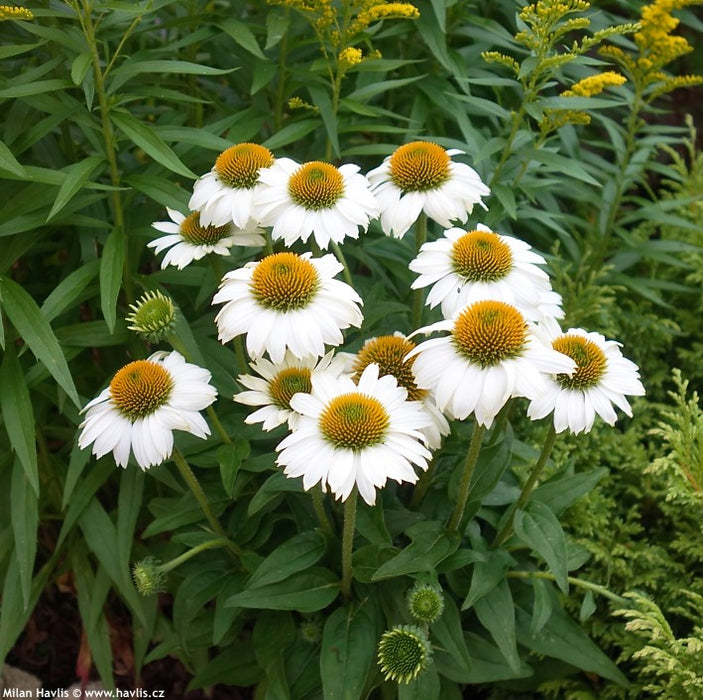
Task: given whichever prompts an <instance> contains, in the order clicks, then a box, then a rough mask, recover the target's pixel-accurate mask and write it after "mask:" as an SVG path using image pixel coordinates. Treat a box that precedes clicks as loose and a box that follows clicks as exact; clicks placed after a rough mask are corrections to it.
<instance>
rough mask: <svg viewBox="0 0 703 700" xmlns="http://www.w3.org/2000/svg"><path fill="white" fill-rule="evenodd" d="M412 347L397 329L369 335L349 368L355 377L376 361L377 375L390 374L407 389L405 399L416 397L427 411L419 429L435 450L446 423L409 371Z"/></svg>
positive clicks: (359, 375) (428, 444) (411, 343)
mask: <svg viewBox="0 0 703 700" xmlns="http://www.w3.org/2000/svg"><path fill="white" fill-rule="evenodd" d="M414 348H415V343H413V342H412V340H409V339H408V338H406V337H405V336H403V335H402V334H400V333H397V334H395V335H382V336H378V337H377V338H370V339H369V340H367V341H366V342H365V343H364V346H363V347H362V348H361V350H359V352H358V353H357V355H356V356H353V358H352V360H351V367H350V369H351V371H352V372H353V376H354V379H355V380H356V381H358V380H359V378H360V377H361V375H362V373H363V371H364V370H365V369H366V368H367V367H368V366H369V365H370V364H377V365H378V368H379V372H380V374H381V376H384V375H386V374H390V375H391V376H392V377H395V380H396V381H397V382H398V385H399V386H402V387H404V388H405V390H406V391H407V392H408V401H419V402H420V403H421V404H422V407H423V409H424V410H425V411H426V412H427V415H428V416H429V418H430V422H429V424H428V425H427V426H426V427H425V428H423V429H422V433H423V435H424V436H425V442H426V444H427V446H428V447H429V448H430V449H431V450H436V449H437V448H439V446H440V445H441V444H442V438H443V437H444V436H446V435H449V423H448V422H447V419H446V418H445V417H444V415H443V414H442V412H441V411H440V410H439V409H438V408H437V406H436V405H435V402H434V399H433V398H432V397H431V396H430V395H429V392H428V391H427V390H426V389H420V388H419V387H418V386H417V382H416V381H415V374H414V373H413V363H414V362H415V357H410V358H408V354H409V353H410V352H411V350H413V349H414Z"/></svg>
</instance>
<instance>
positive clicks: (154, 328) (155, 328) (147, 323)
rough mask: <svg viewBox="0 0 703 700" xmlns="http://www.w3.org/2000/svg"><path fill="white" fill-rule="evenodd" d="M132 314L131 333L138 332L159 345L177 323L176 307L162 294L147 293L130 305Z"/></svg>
mask: <svg viewBox="0 0 703 700" xmlns="http://www.w3.org/2000/svg"><path fill="white" fill-rule="evenodd" d="M129 308H130V309H132V313H131V314H129V316H127V319H126V320H127V323H129V324H131V325H129V326H127V327H128V328H129V330H130V331H136V332H137V333H139V335H141V336H142V337H143V338H144V339H145V340H147V341H148V342H150V343H158V342H159V341H160V340H163V339H164V337H165V336H167V335H168V334H169V333H170V332H171V331H172V330H173V327H174V325H175V323H176V307H175V306H174V305H173V302H172V301H171V299H169V298H168V297H167V296H165V295H164V294H162V293H161V292H147V293H146V294H144V296H143V297H142V298H141V299H139V300H138V301H137V303H136V304H130V306H129Z"/></svg>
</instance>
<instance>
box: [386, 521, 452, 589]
mask: <svg viewBox="0 0 703 700" xmlns="http://www.w3.org/2000/svg"><path fill="white" fill-rule="evenodd" d="M406 534H407V535H408V537H410V539H411V540H412V541H411V543H410V544H409V545H408V546H407V547H406V548H405V549H403V550H402V551H401V552H399V553H398V554H397V555H396V556H395V557H393V559H391V560H390V561H387V562H386V563H385V564H384V565H383V566H381V567H380V568H379V569H378V571H377V572H376V573H375V574H374V576H373V580H374V581H380V580H382V579H384V578H391V577H393V576H402V575H403V574H413V573H416V572H418V571H429V572H432V571H434V569H435V567H436V566H437V564H439V562H441V561H442V560H443V559H446V557H448V556H449V555H450V554H453V553H454V552H455V551H456V549H457V547H458V546H459V544H460V542H461V537H460V535H459V534H458V533H456V532H446V531H445V529H444V523H443V522H439V521H425V522H420V523H416V524H415V525H412V526H411V527H409V528H408V529H407V530H406Z"/></svg>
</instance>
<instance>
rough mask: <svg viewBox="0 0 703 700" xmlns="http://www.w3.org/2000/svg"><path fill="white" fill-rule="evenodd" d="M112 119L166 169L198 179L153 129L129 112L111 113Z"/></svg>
mask: <svg viewBox="0 0 703 700" xmlns="http://www.w3.org/2000/svg"><path fill="white" fill-rule="evenodd" d="M110 119H111V120H112V121H113V123H114V124H115V126H116V127H117V128H118V129H119V130H120V131H121V132H122V133H123V134H124V135H125V136H126V137H127V138H128V139H129V140H130V141H132V143H134V144H135V145H136V146H138V147H139V148H141V149H142V150H143V151H144V152H145V153H147V154H148V155H150V156H151V157H152V158H153V159H154V160H155V161H157V162H158V163H161V165H163V166H164V167H165V168H168V169H169V170H171V171H173V172H174V173H177V174H178V175H183V176H185V177H188V178H192V179H193V180H194V179H196V178H197V175H196V174H195V173H194V172H192V171H191V170H189V169H188V168H186V166H185V165H184V164H183V163H182V162H181V160H180V158H179V157H178V156H177V155H176V154H175V153H174V152H173V151H172V150H171V148H170V147H169V146H167V145H166V143H165V142H164V141H163V139H162V138H161V137H160V136H159V135H158V134H157V133H156V131H155V130H154V129H153V128H152V127H150V126H147V125H146V124H143V123H142V122H140V121H139V120H138V119H135V118H134V117H133V116H132V115H131V114H129V112H122V111H113V112H110Z"/></svg>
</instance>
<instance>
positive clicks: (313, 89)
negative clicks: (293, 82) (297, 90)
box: [308, 85, 339, 158]
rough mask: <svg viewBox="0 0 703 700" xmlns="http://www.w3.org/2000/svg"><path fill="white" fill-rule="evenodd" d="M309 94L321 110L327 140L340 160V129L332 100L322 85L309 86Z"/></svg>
mask: <svg viewBox="0 0 703 700" xmlns="http://www.w3.org/2000/svg"><path fill="white" fill-rule="evenodd" d="M308 92H309V93H310V97H311V98H312V103H313V104H314V105H315V107H317V108H318V109H319V110H320V116H321V117H322V122H323V124H324V125H325V131H326V132H327V138H328V139H329V142H330V143H331V144H332V150H333V151H334V155H335V156H336V157H337V158H339V137H338V136H337V134H338V133H339V128H338V126H337V115H336V114H335V112H334V109H333V108H332V100H331V99H330V96H329V94H328V92H327V90H326V89H325V88H324V87H321V86H320V85H308Z"/></svg>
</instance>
